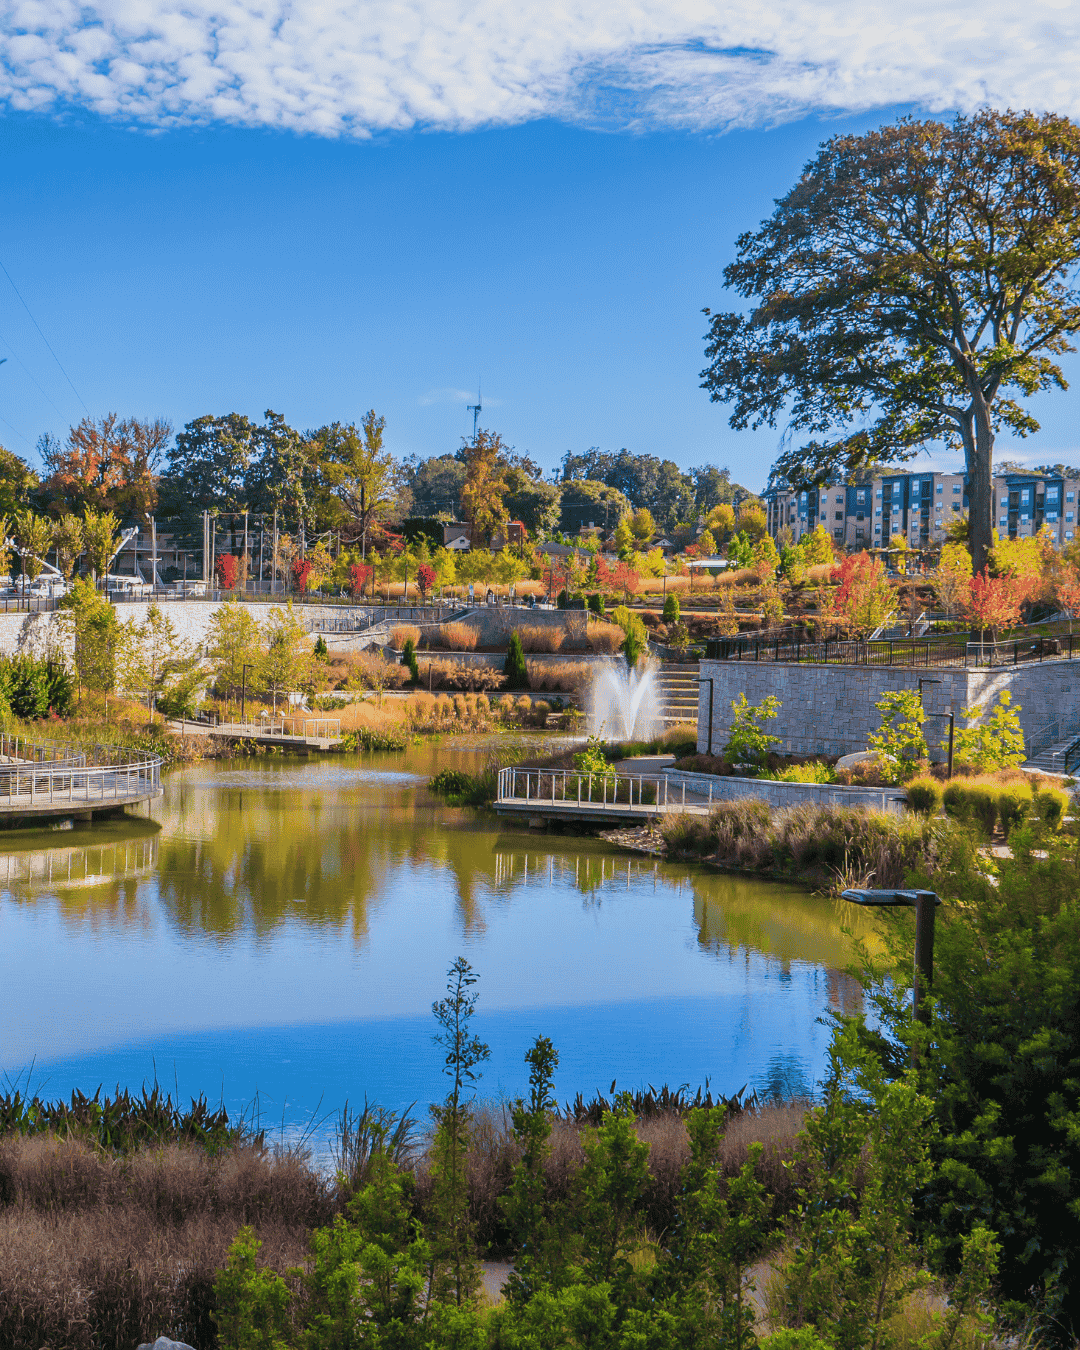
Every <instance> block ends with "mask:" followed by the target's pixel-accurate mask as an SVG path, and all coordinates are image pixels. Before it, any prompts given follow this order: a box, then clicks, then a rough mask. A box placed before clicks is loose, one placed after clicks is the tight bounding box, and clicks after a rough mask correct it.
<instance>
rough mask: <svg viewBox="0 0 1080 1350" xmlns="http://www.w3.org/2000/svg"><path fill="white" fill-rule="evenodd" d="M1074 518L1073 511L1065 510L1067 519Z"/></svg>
mask: <svg viewBox="0 0 1080 1350" xmlns="http://www.w3.org/2000/svg"><path fill="white" fill-rule="evenodd" d="M1072 518H1073V513H1072V512H1071V511H1066V512H1065V519H1066V520H1072Z"/></svg>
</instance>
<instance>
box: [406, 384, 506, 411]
mask: <svg viewBox="0 0 1080 1350" xmlns="http://www.w3.org/2000/svg"><path fill="white" fill-rule="evenodd" d="M416 401H417V403H419V404H420V406H421V407H422V408H427V407H430V405H431V404H433V403H460V404H462V405H463V406H464V407H470V406H471V405H472V404H474V403H475V402H476V392H475V390H470V389H429V390H428V391H427V393H426V394H421V395H420V397H419V398H418V399H417V400H416ZM481 402H482V404H483V406H484V407H485V408H501V407H502V399H499V398H492V397H491V396H490V394H485V395H484V396H483V398H482V399H481Z"/></svg>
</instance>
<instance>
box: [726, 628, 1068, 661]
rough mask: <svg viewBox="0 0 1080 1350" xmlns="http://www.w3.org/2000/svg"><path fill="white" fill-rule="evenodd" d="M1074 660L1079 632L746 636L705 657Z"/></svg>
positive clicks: (834, 659)
mask: <svg viewBox="0 0 1080 1350" xmlns="http://www.w3.org/2000/svg"><path fill="white" fill-rule="evenodd" d="M1077 656H1080V634H1078V635H1076V636H1075V638H1074V635H1073V634H1071V633H1062V634H1060V635H1058V636H1056V637H1052V638H1023V639H1019V638H1017V639H1014V640H1013V641H1011V642H962V643H961V642H940V641H930V640H928V639H920V638H886V639H882V640H881V641H879V642H867V641H862V640H855V639H839V638H836V639H833V638H829V639H823V640H822V641H817V642H802V641H801V640H798V639H796V640H792V639H790V638H788V639H785V640H783V641H781V640H780V639H779V638H774V639H772V640H763V639H762V638H760V637H757V636H753V637H752V636H750V635H749V634H747V635H745V636H742V637H737V638H710V639H709V640H708V641H707V642H706V644H705V658H706V660H710V661H772V662H774V663H776V662H781V663H784V664H793V665H838V666H852V665H858V666H863V665H866V666H922V667H924V668H930V667H938V668H940V667H949V666H956V667H960V668H963V669H969V668H976V669H978V668H980V667H987V666H988V667H990V668H991V669H993V668H995V667H1000V666H1017V665H1021V664H1027V663H1028V662H1031V661H1047V660H1050V661H1054V660H1057V661H1062V660H1071V659H1073V658H1075V657H1077Z"/></svg>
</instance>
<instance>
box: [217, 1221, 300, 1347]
mask: <svg viewBox="0 0 1080 1350" xmlns="http://www.w3.org/2000/svg"><path fill="white" fill-rule="evenodd" d="M261 1246H262V1242H261V1241H260V1240H259V1239H258V1238H257V1237H256V1236H255V1230H254V1229H252V1228H248V1227H244V1228H241V1229H240V1231H239V1232H238V1233H237V1235H236V1239H235V1241H234V1242H233V1244H232V1246H231V1247H230V1248H229V1256H228V1260H227V1261H226V1264H225V1268H224V1270H219V1271H218V1273H217V1278H216V1279H215V1280H214V1305H215V1311H214V1321H215V1322H216V1323H217V1328H218V1341H219V1344H220V1345H221V1350H287V1346H288V1343H289V1341H291V1340H292V1336H291V1334H290V1333H291V1330H292V1328H291V1327H290V1325H289V1322H290V1319H289V1302H290V1298H291V1296H290V1293H289V1288H288V1285H286V1283H285V1281H284V1280H283V1279H282V1278H281V1276H280V1275H278V1274H276V1273H275V1272H274V1271H272V1270H266V1269H263V1270H260V1269H259V1268H258V1266H257V1264H256V1261H257V1258H258V1255H259V1248H260V1247H261Z"/></svg>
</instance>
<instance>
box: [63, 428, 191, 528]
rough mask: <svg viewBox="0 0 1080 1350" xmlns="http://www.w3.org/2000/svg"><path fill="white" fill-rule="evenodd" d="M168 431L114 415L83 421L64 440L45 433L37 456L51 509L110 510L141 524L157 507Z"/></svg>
mask: <svg viewBox="0 0 1080 1350" xmlns="http://www.w3.org/2000/svg"><path fill="white" fill-rule="evenodd" d="M171 436H172V426H171V425H170V423H169V422H167V421H166V420H165V419H164V418H161V417H156V418H155V419H154V420H153V421H152V422H151V421H144V420H142V419H140V418H137V417H125V418H121V417H120V416H119V414H117V413H106V414H105V416H104V417H99V418H93V417H84V418H83V420H82V421H81V422H80V423H79V424H78V426H75V427H72V428H71V429H70V430H69V432H68V435H67V440H66V441H60V440H59V439H57V438H56V437H55V436H50V435H48V434H46V435H45V436H42V437H41V439H40V440H39V442H38V452H39V453H40V455H41V458H42V460H43V461H44V464H45V468H46V470H47V477H46V480H45V490H46V492H47V494H48V497H49V501H50V503H51V505H52V507H53V508H54V509H55V510H57V511H61V510H68V511H78V510H82V509H85V508H87V507H90V508H92V509H93V510H97V511H116V512H119V513H120V514H121V515H133V516H137V517H139V518H140V519H143V520H145V519H146V518H147V517H149V516H150V515H151V514H152V513H153V511H154V508H155V506H156V505H157V472H158V465H159V463H160V461H161V456H162V453H163V451H164V450H165V447H166V446H167V445H168V443H169V440H170V438H171Z"/></svg>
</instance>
